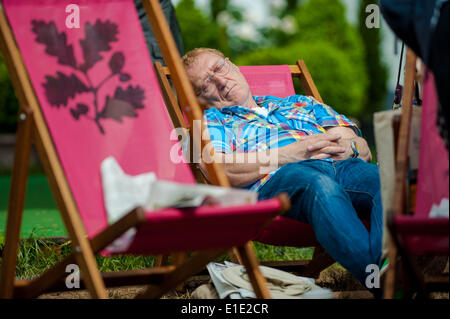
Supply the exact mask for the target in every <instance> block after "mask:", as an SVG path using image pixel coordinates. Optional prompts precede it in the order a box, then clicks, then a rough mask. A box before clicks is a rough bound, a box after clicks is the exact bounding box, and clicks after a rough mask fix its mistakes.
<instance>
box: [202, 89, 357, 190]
mask: <svg viewBox="0 0 450 319" xmlns="http://www.w3.org/2000/svg"><path fill="white" fill-rule="evenodd" d="M253 99H254V100H255V102H256V103H257V104H258V106H259V108H258V109H248V108H244V107H241V106H238V105H235V106H231V107H224V108H222V109H216V108H210V109H208V110H206V111H205V113H204V120H205V124H206V125H207V128H208V132H209V134H210V138H211V142H212V143H213V146H214V149H215V150H216V152H221V153H243V152H259V151H265V150H268V149H271V148H276V147H283V146H286V145H288V144H290V143H293V142H296V141H299V140H301V139H302V138H303V137H305V136H308V135H312V134H317V133H324V132H325V127H332V126H348V127H351V128H353V129H354V130H355V132H356V134H357V135H358V136H361V131H360V130H359V128H358V127H357V126H356V124H355V123H353V122H352V121H350V120H349V119H348V118H347V117H345V116H344V115H341V114H338V113H337V112H336V111H334V110H333V109H332V108H331V107H329V106H328V105H326V104H323V103H320V102H318V101H317V100H316V99H314V98H313V97H312V96H303V95H293V96H289V97H286V98H278V97H274V96H254V97H253ZM327 160H329V161H332V160H330V159H327ZM277 171H278V169H277V170H274V171H272V172H271V173H270V174H267V175H266V176H264V177H263V178H261V179H260V180H259V181H257V182H256V183H254V184H253V185H251V186H249V187H246V188H249V189H250V190H254V191H258V190H259V189H260V188H261V187H262V186H263V185H264V184H265V183H266V182H267V181H268V180H269V179H270V177H271V176H273V175H274V174H275V173H276V172H277Z"/></svg>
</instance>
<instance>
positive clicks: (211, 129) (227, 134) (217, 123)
mask: <svg viewBox="0 0 450 319" xmlns="http://www.w3.org/2000/svg"><path fill="white" fill-rule="evenodd" d="M214 113H215V112H214ZM214 113H213V112H211V113H209V112H205V116H204V120H205V127H207V129H208V133H209V138H210V140H211V143H212V145H213V146H214V150H215V151H216V152H220V153H232V152H234V149H235V147H234V138H233V136H234V134H233V132H232V130H231V129H230V128H228V127H226V126H225V125H224V124H223V123H222V121H221V119H220V116H218V115H217V114H214Z"/></svg>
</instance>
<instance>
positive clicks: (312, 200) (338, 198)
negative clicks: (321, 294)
mask: <svg viewBox="0 0 450 319" xmlns="http://www.w3.org/2000/svg"><path fill="white" fill-rule="evenodd" d="M280 192H287V193H288V194H289V196H290V198H291V203H292V208H291V210H289V211H288V212H287V213H286V214H285V216H287V217H291V218H294V219H297V220H299V221H302V222H306V223H308V224H310V225H311V226H312V227H313V229H314V232H315V234H316V238H317V240H318V242H319V243H320V244H321V245H322V247H323V248H324V249H325V250H326V251H327V252H328V253H329V254H330V255H331V256H332V257H333V258H334V259H335V260H336V261H337V262H339V263H340V264H341V265H342V266H343V267H345V268H346V269H347V270H348V271H349V272H350V273H352V274H353V276H355V277H356V278H357V279H358V280H359V281H360V282H362V283H363V284H364V283H365V278H366V272H365V270H366V266H367V265H368V264H373V263H376V260H374V257H373V255H372V251H371V245H370V240H369V232H368V231H367V229H366V228H365V226H364V225H363V223H362V222H361V220H360V219H359V218H358V214H357V212H356V211H355V209H354V207H353V205H352V201H351V198H350V196H349V194H348V193H347V192H346V191H345V189H344V188H343V187H342V186H341V185H339V183H338V182H337V180H336V169H335V166H334V164H333V163H330V162H325V161H318V160H307V161H301V162H297V163H291V164H287V165H285V166H283V167H281V168H280V170H279V171H278V172H277V173H276V174H275V175H274V176H272V177H271V179H270V180H269V181H268V182H267V184H265V185H264V186H263V187H262V188H261V189H260V191H259V198H260V199H265V198H270V197H273V196H274V195H276V194H277V193H280ZM299 235H300V234H299Z"/></svg>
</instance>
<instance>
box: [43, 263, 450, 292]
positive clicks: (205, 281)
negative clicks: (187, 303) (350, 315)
mask: <svg viewBox="0 0 450 319" xmlns="http://www.w3.org/2000/svg"><path fill="white" fill-rule="evenodd" d="M424 264H425V266H424ZM422 266H424V271H425V273H426V274H434V273H436V272H439V273H441V274H442V271H444V273H446V274H447V275H448V259H444V260H443V259H440V260H434V261H433V262H427V263H425V262H422ZM316 284H317V285H319V286H320V287H324V288H329V289H331V290H332V291H333V293H334V297H335V298H336V299H373V296H372V294H371V293H370V292H368V291H367V290H365V288H364V287H363V286H362V285H361V284H360V283H359V282H358V281H357V280H356V279H354V278H353V276H352V275H351V274H350V273H348V272H347V271H346V270H345V269H343V268H342V267H339V266H337V265H336V264H335V265H333V266H331V267H329V268H327V269H326V270H324V271H322V273H321V274H320V277H319V278H318V279H317V280H316ZM202 285H211V287H213V286H212V282H211V280H210V277H209V276H207V275H204V276H194V277H191V278H190V279H188V280H187V281H186V282H185V283H184V285H183V288H182V289H180V290H172V291H170V292H169V293H167V294H165V295H164V296H163V298H167V299H196V298H198V295H199V294H198V293H197V292H198V291H197V292H196V291H195V290H196V289H197V288H198V287H200V286H202ZM145 289H146V287H143V286H126V287H119V288H108V289H107V291H108V295H109V298H111V299H131V298H134V297H136V296H137V295H139V294H140V293H142V292H144V291H145ZM39 298H40V299H85V298H90V295H89V293H88V292H87V291H86V290H79V291H70V292H58V293H48V294H44V295H41V296H40V297H39ZM431 298H433V299H449V293H448V292H437V293H432V294H431Z"/></svg>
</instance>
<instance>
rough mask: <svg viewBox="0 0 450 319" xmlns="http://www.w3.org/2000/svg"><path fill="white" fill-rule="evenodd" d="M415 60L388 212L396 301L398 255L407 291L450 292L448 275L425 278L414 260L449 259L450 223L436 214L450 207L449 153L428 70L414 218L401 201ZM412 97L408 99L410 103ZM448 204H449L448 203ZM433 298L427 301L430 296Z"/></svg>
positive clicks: (410, 60)
mask: <svg viewBox="0 0 450 319" xmlns="http://www.w3.org/2000/svg"><path fill="white" fill-rule="evenodd" d="M415 60H416V57H415V55H414V53H413V52H412V51H411V50H408V54H407V62H406V63H407V65H406V73H405V93H404V98H403V99H404V100H403V101H402V104H403V108H402V118H401V123H400V131H399V137H398V150H397V158H396V165H397V166H396V190H397V191H396V194H395V197H394V207H393V209H392V211H391V212H389V213H388V218H387V225H388V227H389V230H390V233H391V235H392V239H393V243H392V247H391V248H390V251H389V254H390V255H389V256H390V257H389V263H390V265H389V267H390V269H389V270H388V277H387V278H386V283H387V284H386V286H385V295H386V298H393V296H394V290H395V288H396V287H395V286H396V283H397V282H398V280H396V277H395V276H396V269H397V268H398V265H397V262H396V258H395V257H396V255H399V256H401V257H402V262H403V270H404V275H405V276H406V277H405V278H406V279H407V280H406V282H407V283H408V285H409V287H408V285H406V284H405V285H404V288H406V289H407V290H406V291H405V293H407V294H412V293H413V292H415V291H417V292H418V293H419V294H421V295H422V296H428V294H429V292H431V291H433V290H438V291H440V290H441V289H443V290H441V291H448V287H449V278H448V274H447V275H443V276H442V277H435V278H425V277H424V275H423V273H422V270H421V269H420V267H419V266H418V264H417V262H416V260H415V258H416V257H417V256H427V255H428V256H439V255H441V256H447V257H448V253H449V229H450V228H449V218H448V206H447V216H446V217H445V213H444V214H443V216H439V214H436V216H434V215H435V213H434V212H433V213H432V210H433V206H435V207H434V209H436V208H438V207H439V206H441V205H444V203H445V201H447V203H448V199H449V176H448V170H449V162H448V161H449V158H448V151H447V149H446V148H445V146H444V143H443V141H442V139H441V137H440V136H439V134H438V132H437V127H436V119H437V104H438V98H437V93H436V87H435V84H434V78H433V74H432V72H431V71H428V72H427V74H426V77H425V81H424V84H423V100H422V118H421V128H420V134H421V137H420V151H419V170H418V180H417V193H416V200H415V202H416V205H415V210H414V213H413V214H412V215H410V214H406V212H405V211H406V209H405V204H404V202H403V200H402V197H404V195H402V194H401V192H404V191H405V188H406V187H405V181H406V178H405V177H406V170H407V161H406V155H405V154H408V143H406V142H405V141H408V138H409V132H410V131H411V130H413V129H414V127H412V125H411V105H412V96H413V94H414V93H413V92H414V91H413V90H414V76H415V73H416V72H415V69H416V64H415ZM408 97H409V99H408ZM447 205H448V204H447ZM428 297H429V296H428Z"/></svg>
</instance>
